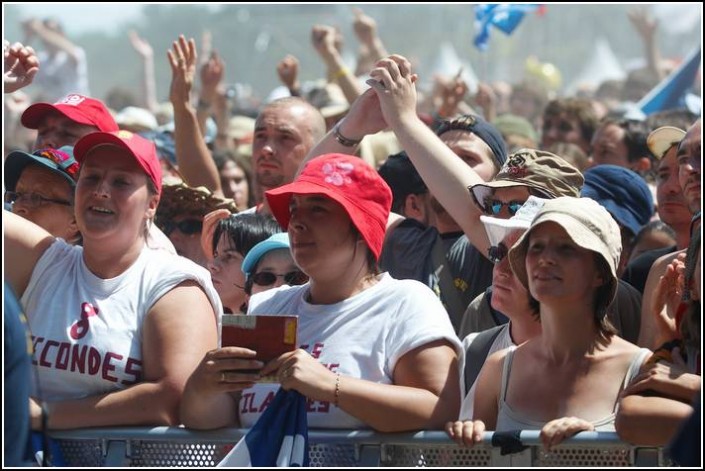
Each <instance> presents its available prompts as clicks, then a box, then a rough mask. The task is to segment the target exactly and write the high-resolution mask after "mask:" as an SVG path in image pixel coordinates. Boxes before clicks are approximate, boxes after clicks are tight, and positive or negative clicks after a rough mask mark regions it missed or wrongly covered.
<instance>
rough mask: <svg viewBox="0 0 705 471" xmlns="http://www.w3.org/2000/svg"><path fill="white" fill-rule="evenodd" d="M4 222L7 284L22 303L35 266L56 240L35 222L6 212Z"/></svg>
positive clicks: (4, 212) (3, 216) (3, 214)
mask: <svg viewBox="0 0 705 471" xmlns="http://www.w3.org/2000/svg"><path fill="white" fill-rule="evenodd" d="M2 220H3V226H4V229H5V231H4V234H3V237H4V242H5V246H4V249H5V280H6V281H8V282H9V283H10V285H11V286H12V289H13V290H14V291H15V294H16V295H17V298H18V299H19V298H21V297H22V294H23V293H24V290H25V289H26V288H27V284H29V279H30V277H31V276H32V271H33V270H34V266H35V265H36V264H37V261H38V260H39V258H40V257H41V256H42V254H43V253H44V251H45V250H46V249H48V248H49V246H50V245H51V244H52V243H53V242H54V237H53V236H52V235H51V234H49V233H48V232H47V231H45V230H44V229H42V228H41V227H39V226H37V225H36V224H34V223H33V222H31V221H28V220H26V219H24V218H23V217H21V216H18V215H16V214H13V213H11V212H9V211H5V210H3V212H2Z"/></svg>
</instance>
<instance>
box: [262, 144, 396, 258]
mask: <svg viewBox="0 0 705 471" xmlns="http://www.w3.org/2000/svg"><path fill="white" fill-rule="evenodd" d="M312 194H317V195H324V196H327V197H328V198H331V199H332V200H334V201H337V202H338V203H340V204H341V205H342V206H343V208H345V211H346V212H347V213H348V216H349V217H350V219H351V220H352V223H353V224H354V225H355V227H356V228H357V230H358V231H360V235H361V236H362V238H363V239H364V240H365V242H366V243H367V246H368V247H369V248H370V250H372V253H373V254H374V255H375V258H376V259H379V255H380V253H381V252H382V244H383V242H384V235H385V233H386V230H387V219H388V218H389V211H390V208H391V206H392V190H390V189H389V186H388V185H387V183H386V182H385V181H384V180H383V179H382V177H380V176H379V174H378V173H377V171H376V170H375V169H374V168H372V167H370V166H369V165H368V164H367V163H365V162H364V161H363V160H362V159H360V158H359V157H355V156H352V155H345V154H325V155H321V156H319V157H316V158H315V159H311V160H310V161H309V162H308V163H307V164H306V166H305V167H304V169H303V170H302V171H301V174H300V175H299V176H298V177H297V178H296V180H294V181H293V182H292V183H289V184H287V185H283V186H280V187H279V188H274V189H273V190H269V191H267V192H265V194H264V195H265V196H266V198H267V202H268V203H269V207H270V209H271V210H272V214H273V215H274V217H275V218H276V219H277V221H278V222H279V224H280V225H281V226H282V227H283V228H284V229H285V230H286V229H287V228H288V227H289V218H290V214H289V202H290V201H291V197H292V196H293V195H312Z"/></svg>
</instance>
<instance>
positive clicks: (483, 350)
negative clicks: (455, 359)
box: [465, 325, 504, 394]
mask: <svg viewBox="0 0 705 471" xmlns="http://www.w3.org/2000/svg"><path fill="white" fill-rule="evenodd" d="M503 327H504V325H498V326H497V327H492V328H491V329H487V330H484V331H482V332H480V333H479V334H477V337H475V340H473V341H472V343H471V344H470V346H469V347H468V349H467V350H466V351H465V394H467V393H468V391H470V388H471V387H472V385H473V384H474V383H475V380H476V379H477V376H478V375H479V374H480V370H481V369H482V365H484V364H485V360H486V359H487V356H488V355H489V353H490V348H492V344H493V343H494V341H495V339H496V338H497V336H498V335H499V333H500V332H501V331H502V328H503Z"/></svg>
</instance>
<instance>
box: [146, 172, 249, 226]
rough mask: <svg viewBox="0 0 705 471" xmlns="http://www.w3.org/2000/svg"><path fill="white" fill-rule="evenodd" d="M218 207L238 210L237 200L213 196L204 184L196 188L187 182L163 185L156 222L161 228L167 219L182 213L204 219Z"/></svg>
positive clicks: (234, 211)
mask: <svg viewBox="0 0 705 471" xmlns="http://www.w3.org/2000/svg"><path fill="white" fill-rule="evenodd" d="M216 209H227V210H229V211H230V212H231V213H237V212H238V208H237V206H236V205H235V201H233V200H232V199H224V198H219V197H217V196H213V194H212V193H211V192H210V190H208V188H206V187H204V186H199V187H196V188H194V187H190V186H188V185H186V184H185V183H178V184H174V185H168V184H167V185H164V186H163V187H162V194H161V198H160V199H159V206H158V207H157V215H156V218H155V223H156V224H157V226H159V227H160V228H161V227H162V225H163V224H164V223H166V221H170V220H172V219H173V218H175V217H177V216H181V215H185V216H191V217H195V218H198V219H203V216H205V215H206V214H208V213H210V212H211V211H215V210H216Z"/></svg>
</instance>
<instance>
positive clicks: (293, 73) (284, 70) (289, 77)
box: [277, 54, 300, 90]
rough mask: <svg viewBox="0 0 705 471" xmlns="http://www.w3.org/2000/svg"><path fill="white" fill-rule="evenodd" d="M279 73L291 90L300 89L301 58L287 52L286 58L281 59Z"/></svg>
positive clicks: (280, 78)
mask: <svg viewBox="0 0 705 471" xmlns="http://www.w3.org/2000/svg"><path fill="white" fill-rule="evenodd" d="M277 74H278V75H279V80H281V82H282V83H283V84H284V86H286V88H288V89H289V90H298V89H299V87H300V85H299V60H298V59H297V58H296V57H295V56H292V55H291V54H287V55H286V57H284V59H282V60H281V61H279V63H278V64H277Z"/></svg>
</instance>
